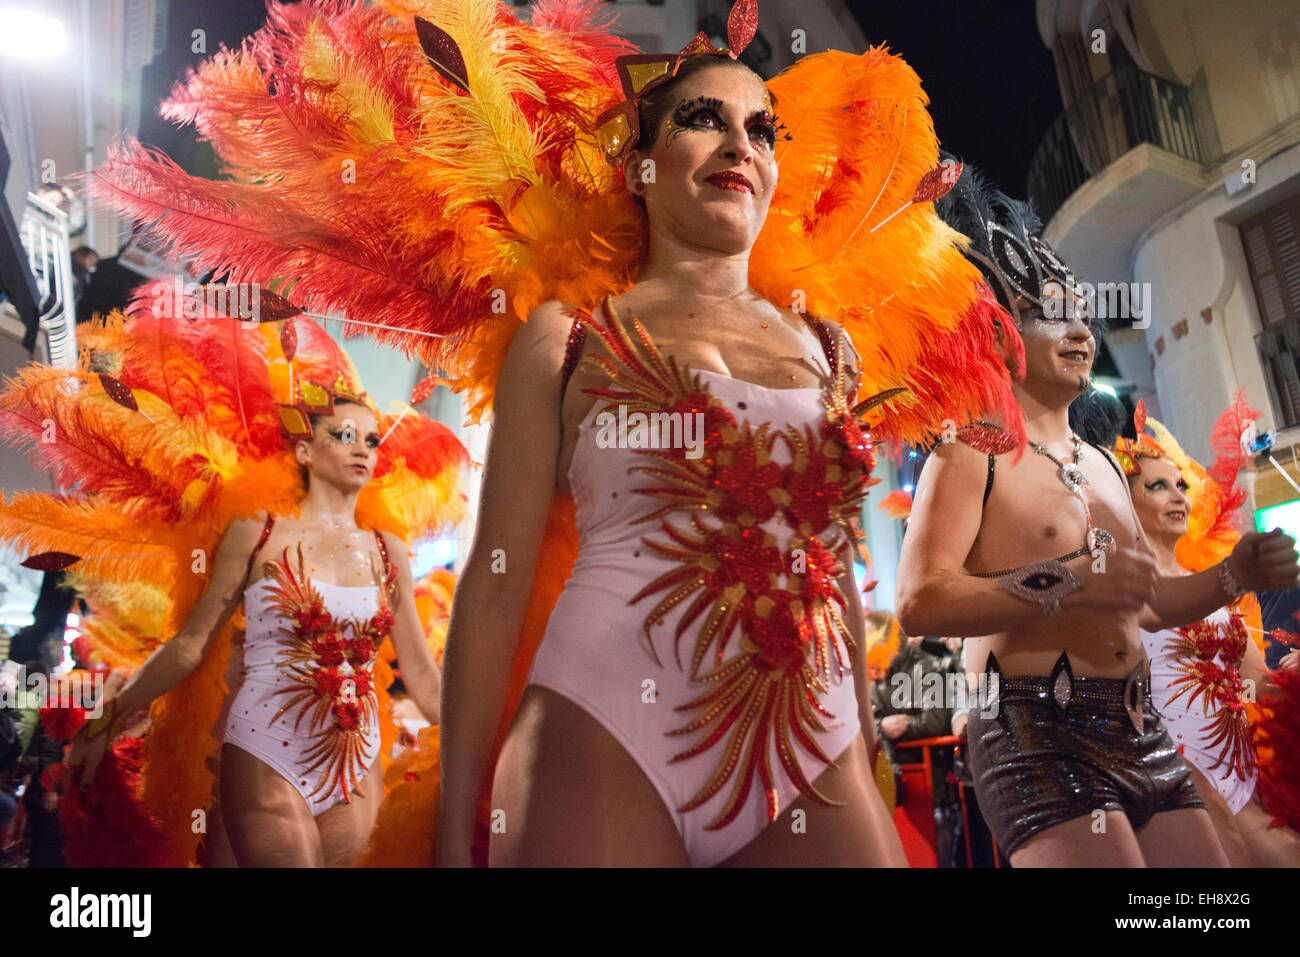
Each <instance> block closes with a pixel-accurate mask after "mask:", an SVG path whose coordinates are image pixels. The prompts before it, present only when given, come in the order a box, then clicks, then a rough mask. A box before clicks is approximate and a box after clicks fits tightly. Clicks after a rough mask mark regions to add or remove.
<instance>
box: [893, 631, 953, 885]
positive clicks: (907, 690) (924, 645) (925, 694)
mask: <svg viewBox="0 0 1300 957" xmlns="http://www.w3.org/2000/svg"><path fill="white" fill-rule="evenodd" d="M961 647H962V641H961V639H960V638H922V637H919V636H908V638H907V643H906V644H904V645H903V647H902V648H901V649H900V650H899V652H898V654H897V655H895V656H894V660H893V661H891V662H890V663H889V670H888V672H886V674H885V677H884V678H883V679H882V680H880V681H876V682H874V683H873V684H872V687H871V694H872V702H871V703H872V708H873V710H874V711H875V715H876V730H877V731H878V733H879V738H880V746H881V748H882V749H883V750H884V752H885V753H886V754H888V755H889V760H890V763H891V764H893V766H894V780H895V781H896V782H899V783H900V784H901V782H902V774H901V772H900V770H899V763H900V762H899V760H898V757H897V754H896V749H895V746H896V743H897V742H899V741H915V740H919V739H921V738H941V737H945V736H947V735H948V734H950V733H951V731H952V713H953V706H954V705H955V704H956V703H959V702H957V701H955V700H954V699H953V696H952V695H951V694H950V690H951V688H952V687H954V685H955V681H954V679H953V678H950V677H949V676H951V675H960V674H961V673H962V670H961V662H960V659H959V657H958V653H959V652H960V651H961ZM927 675H934V677H931V678H927V677H926V676H927ZM936 691H938V693H937V694H936V693H935V692H936ZM905 757H907V760H908V761H909V762H911V761H912V760H914V758H913V757H911V756H907V755H905ZM930 760H931V769H932V772H933V777H934V793H933V795H932V798H933V801H934V811H935V829H936V835H937V840H938V846H937V847H936V852H937V854H938V859H939V866H940V867H955V866H956V862H957V850H958V847H959V838H960V836H961V807H960V804H959V803H958V795H957V786H956V783H955V779H954V778H953V777H952V774H951V772H952V766H953V749H952V747H951V746H945V747H935V748H931V749H930ZM917 797H919V795H918V796H917ZM907 799H908V795H905V794H902V793H901V790H900V792H899V802H898V803H900V804H901V803H903V801H905V800H907Z"/></svg>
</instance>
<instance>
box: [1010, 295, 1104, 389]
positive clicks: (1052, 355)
mask: <svg viewBox="0 0 1300 957" xmlns="http://www.w3.org/2000/svg"><path fill="white" fill-rule="evenodd" d="M1016 307H1017V309H1018V311H1019V314H1020V324H1019V329H1020V338H1021V340H1022V341H1023V342H1024V344H1025V377H1026V379H1027V380H1037V381H1039V382H1047V381H1057V382H1060V381H1062V380H1065V381H1068V382H1070V383H1071V384H1072V386H1073V387H1074V389H1075V390H1076V391H1077V392H1084V391H1086V390H1087V389H1088V388H1089V386H1090V385H1091V384H1092V383H1091V376H1092V363H1093V359H1094V358H1095V357H1096V353H1095V350H1096V339H1095V338H1094V337H1093V335H1092V327H1091V322H1090V321H1089V319H1088V318H1087V316H1086V315H1084V314H1082V313H1076V315H1075V316H1073V317H1069V318H1060V319H1058V318H1054V316H1055V315H1056V311H1053V312H1052V315H1051V316H1049V315H1044V312H1043V309H1042V308H1041V307H1040V306H1037V305H1035V304H1034V303H1031V302H1029V301H1028V300H1027V299H1024V298H1021V299H1018V300H1017V301H1016ZM1076 318H1077V319H1078V320H1079V323H1080V326H1081V327H1082V329H1083V332H1084V333H1085V334H1086V335H1084V336H1081V335H1079V332H1078V329H1079V328H1080V326H1076V325H1075V324H1074V321H1075V319H1076Z"/></svg>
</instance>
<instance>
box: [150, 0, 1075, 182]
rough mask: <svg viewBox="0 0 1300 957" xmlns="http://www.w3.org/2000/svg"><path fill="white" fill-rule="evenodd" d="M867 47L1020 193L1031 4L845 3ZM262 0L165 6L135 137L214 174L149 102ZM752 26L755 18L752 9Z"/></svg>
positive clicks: (991, 0) (251, 19)
mask: <svg viewBox="0 0 1300 957" xmlns="http://www.w3.org/2000/svg"><path fill="white" fill-rule="evenodd" d="M848 7H849V9H850V11H851V12H852V13H853V15H854V16H855V17H856V18H857V20H858V22H859V23H860V24H861V25H862V32H863V33H864V34H865V35H866V37H867V40H868V42H870V43H872V44H878V43H885V44H888V46H889V48H890V49H891V50H892V51H893V52H895V53H898V54H901V55H902V56H903V57H904V58H906V59H907V61H908V62H909V63H911V64H912V66H913V67H914V68H915V69H916V71H917V73H919V74H920V76H921V81H922V83H924V85H925V89H926V92H927V93H928V94H929V95H930V100H931V103H930V112H931V114H932V115H933V116H934V122H935V128H936V130H937V131H938V133H939V139H940V142H941V143H942V144H943V146H944V148H945V149H948V150H950V151H951V152H953V153H956V154H957V155H958V156H960V157H961V158H962V159H964V160H967V161H969V162H972V163H974V164H976V165H977V166H980V167H982V168H983V169H984V171H985V172H986V173H987V174H988V175H989V176H990V177H991V178H992V179H993V181H994V182H995V183H997V184H998V185H999V186H1000V187H1001V188H1002V189H1003V190H1004V191H1005V192H1007V193H1009V194H1011V195H1012V196H1017V197H1023V196H1024V195H1025V179H1026V176H1027V174H1028V170H1029V162H1030V160H1031V159H1032V158H1033V155H1034V150H1035V149H1037V147H1038V143H1039V142H1040V141H1041V140H1042V138H1043V134H1044V133H1045V132H1046V131H1047V128H1048V126H1050V125H1051V123H1052V122H1053V121H1054V120H1055V119H1056V118H1057V116H1058V115H1060V113H1061V97H1060V91H1059V88H1058V87H1057V83H1056V71H1055V68H1054V67H1053V64H1052V54H1051V53H1050V52H1049V51H1048V50H1047V48H1046V47H1044V46H1043V44H1042V41H1041V40H1039V38H1038V31H1037V28H1036V27H1035V24H1034V3H1033V0H984V2H977V3H960V2H957V0H909V2H907V3H882V2H880V0H848ZM265 9H266V7H265V3H264V2H263V0H220V2H214V0H172V2H171V4H170V10H169V13H168V43H167V48H166V49H165V50H163V52H162V53H160V54H159V56H158V58H157V59H156V60H155V62H154V63H153V64H152V65H151V66H149V67H146V68H145V75H144V84H145V103H146V104H151V105H149V106H147V107H146V109H145V116H144V120H143V124H142V128H141V131H140V138H141V139H142V140H143V141H144V142H146V143H148V144H150V145H153V146H158V147H160V148H162V149H163V150H164V151H165V152H166V153H167V154H168V155H169V156H171V157H172V158H173V159H174V160H176V161H177V162H178V163H179V164H180V165H181V166H182V167H184V168H186V169H188V170H190V171H191V172H194V173H198V174H201V175H205V176H211V175H215V173H216V168H215V165H214V164H213V159H212V153H211V151H210V150H209V149H208V148H207V147H206V146H203V145H201V144H197V143H196V142H195V139H194V134H193V130H192V129H191V128H186V129H182V130H178V129H176V128H175V127H173V126H171V125H170V124H167V123H164V122H163V121H162V120H161V119H160V118H159V117H158V116H157V112H156V104H157V102H158V101H159V100H160V99H162V98H163V97H164V96H165V95H166V94H167V93H168V92H169V90H170V89H171V86H172V84H173V83H175V82H176V81H177V80H179V79H180V78H181V76H182V75H183V74H184V72H185V70H186V68H187V67H191V66H195V65H197V64H198V63H199V61H200V60H202V59H203V58H204V57H203V55H200V54H193V53H191V52H190V32H191V31H192V30H194V29H196V28H202V29H204V30H205V31H206V32H207V50H208V53H213V52H215V51H216V50H217V48H218V45H219V44H221V43H224V44H226V45H227V46H230V47H234V46H237V45H238V44H239V42H240V41H241V40H242V39H243V38H244V37H245V36H247V35H249V34H251V33H253V32H254V31H255V30H257V28H258V27H259V26H261V25H262V23H263V21H264V18H265ZM760 22H761V13H760Z"/></svg>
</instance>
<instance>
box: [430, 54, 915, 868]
mask: <svg viewBox="0 0 1300 957" xmlns="http://www.w3.org/2000/svg"><path fill="white" fill-rule="evenodd" d="M650 101H651V97H647V100H646V102H647V103H649V102H650ZM654 101H655V103H657V105H651V106H645V107H643V110H642V119H641V127H642V129H643V130H646V131H647V134H646V136H645V138H644V139H645V142H643V143H640V144H638V148H637V150H636V151H634V152H633V153H632V154H631V156H630V158H628V159H627V161H626V162H625V163H624V167H623V168H624V175H625V177H626V183H627V186H628V189H629V190H630V191H631V192H632V193H633V194H634V195H636V196H638V197H640V198H641V199H642V200H643V201H644V203H645V205H646V211H647V214H648V219H649V246H648V251H649V255H648V259H647V261H646V263H645V266H644V268H643V270H642V271H641V273H640V276H639V277H638V281H637V283H636V285H635V286H633V287H632V288H631V289H630V290H628V291H627V292H626V293H624V294H623V295H621V296H615V297H612V298H610V299H608V300H606V302H605V303H604V304H603V306H602V307H601V308H600V309H597V310H595V314H594V315H592V316H590V317H588V316H581V317H580V318H578V319H576V320H575V313H574V312H573V311H572V310H570V309H569V308H568V307H567V306H566V305H565V304H563V303H560V302H552V303H548V304H546V305H544V306H542V307H539V308H538V309H536V310H534V311H533V313H532V314H531V315H530V317H529V321H528V322H527V323H526V324H525V326H524V327H523V328H522V329H521V331H520V332H519V333H518V334H517V336H516V338H515V340H514V341H513V343H512V344H511V347H510V352H509V355H508V356H507V358H506V363H505V367H504V370H503V372H502V375H501V377H500V381H499V384H498V388H497V393H496V400H495V405H494V410H493V435H492V444H491V447H490V449H489V452H488V456H487V465H486V469H485V473H484V485H483V495H482V500H481V506H480V511H479V519H478V528H477V531H476V534H475V539H474V545H473V550H472V552H471V554H470V557H469V560H468V562H467V565H466V567H465V569H464V572H463V574H462V576H461V578H460V581H459V585H458V588H457V593H456V599H455V605H454V608H453V612H452V622H451V628H450V630H449V632H448V638H447V652H446V658H445V667H446V668H447V675H448V678H447V684H446V689H447V690H446V700H445V702H444V704H445V713H446V715H447V717H448V718H449V719H452V720H451V721H449V722H448V723H447V724H445V726H444V738H443V747H442V752H441V754H442V762H443V764H442V773H443V791H442V802H441V806H440V813H439V825H438V834H439V840H438V848H437V852H438V860H439V863H441V864H444V865H461V866H464V865H468V864H469V863H470V843H471V835H472V833H473V821H474V810H475V803H476V802H475V799H476V797H477V794H476V793H475V792H476V785H477V782H478V781H480V780H482V775H483V772H484V771H485V770H486V768H485V764H486V760H487V753H488V750H489V749H488V745H489V743H490V741H491V735H492V732H493V731H494V730H495V727H496V721H497V718H498V716H499V714H500V709H499V704H498V703H499V702H500V701H501V700H502V697H503V695H504V689H505V685H506V681H507V674H506V672H507V670H508V663H509V657H510V649H511V647H512V645H511V644H510V642H511V641H512V640H513V638H514V636H515V635H517V634H518V632H519V623H520V621H521V620H522V617H523V615H524V611H525V607H524V606H525V604H526V602H527V599H528V589H527V587H526V583H527V582H529V581H531V580H532V576H533V569H534V568H535V566H536V562H537V551H538V543H539V541H540V540H541V535H542V526H543V524H544V522H545V518H546V514H547V506H548V504H549V502H550V500H551V496H552V494H553V493H554V492H556V491H559V492H560V493H571V494H572V497H573V499H574V502H575V504H576V507H577V526H578V530H579V534H580V543H579V551H578V556H577V562H576V564H575V566H574V568H573V574H572V576H571V577H570V579H569V580H568V582H567V584H566V586H565V589H564V592H563V594H562V595H561V596H560V598H559V601H558V603H557V604H556V605H555V608H554V610H553V612H552V614H551V616H550V618H549V621H548V627H547V630H546V634H545V636H544V638H543V639H542V643H541V646H540V648H539V651H538V653H537V656H536V658H535V661H534V665H533V669H532V673H531V676H530V681H529V685H528V687H527V688H526V690H525V691H524V694H523V698H522V700H521V703H520V706H519V710H518V712H517V714H516V717H515V720H514V723H513V725H512V727H511V730H510V732H509V734H508V735H507V737H506V740H505V743H504V746H503V748H502V751H501V755H500V759H499V761H498V763H497V766H496V777H495V784H494V787H493V792H492V809H493V810H492V824H493V827H492V831H493V834H492V842H491V846H490V852H489V863H490V864H492V865H493V866H496V865H650V866H656V865H668V866H676V865H682V866H685V865H694V866H709V865H715V864H725V863H730V864H759V865H775V864H825V865H834V864H851V865H883V864H893V865H900V866H901V865H904V864H905V858H904V857H903V854H902V848H901V845H900V844H899V841H898V837H897V834H896V832H895V831H894V828H893V825H892V822H891V821H890V819H889V817H888V814H887V812H886V809H885V806H884V803H883V801H882V800H881V797H880V795H879V793H878V792H877V790H876V788H875V785H874V782H873V779H872V774H871V771H870V768H871V760H870V757H869V755H870V753H871V752H872V751H873V750H874V741H872V740H869V738H870V736H871V735H872V721H871V717H870V705H869V703H868V699H867V697H866V695H865V690H866V688H865V682H863V681H862V678H863V675H864V671H863V667H864V665H863V657H862V656H863V653H864V652H863V647H862V641H863V628H862V621H863V618H862V609H861V604H860V601H859V596H858V587H857V585H856V583H855V582H854V578H853V573H852V561H853V549H852V547H851V546H852V536H851V533H850V530H849V528H848V526H849V525H850V524H851V521H852V516H853V514H854V512H855V511H856V509H857V508H858V507H859V506H860V503H861V500H862V496H863V495H864V494H865V485H864V483H865V482H866V474H867V471H868V466H867V463H866V459H869V457H870V454H871V453H870V446H869V444H868V443H867V442H866V440H864V439H863V438H862V434H861V433H860V432H856V431H855V429H856V425H855V424H853V425H851V424H850V423H852V416H850V415H848V409H847V404H851V402H852V396H853V394H854V393H855V391H856V382H855V380H856V376H857V369H856V366H855V364H854V357H853V356H852V349H851V347H849V346H848V345H847V344H846V343H847V339H846V338H843V337H842V334H841V333H840V332H839V330H838V327H834V326H833V324H830V323H826V324H821V325H819V324H817V323H815V322H812V321H809V320H808V319H806V318H805V317H803V316H801V315H800V314H798V313H795V312H793V311H791V310H788V309H782V308H778V307H777V306H775V305H773V304H772V303H770V302H768V301H766V300H765V299H764V298H763V297H762V296H760V295H759V294H758V293H757V292H755V291H754V289H753V288H752V287H750V286H749V285H748V269H749V253H750V249H751V247H752V246H753V243H754V239H755V237H756V236H757V234H758V231H759V229H760V228H761V227H762V225H763V222H764V219H765V216H766V212H767V207H768V203H769V201H770V199H771V196H772V190H773V187H774V186H775V184H776V179H777V169H776V163H775V161H774V152H773V151H774V146H775V139H776V136H777V132H776V128H775V125H774V121H773V118H772V116H771V112H770V111H771V106H772V104H771V99H770V97H769V96H768V94H767V91H766V89H765V88H764V85H763V83H762V82H761V81H760V80H759V78H758V77H757V76H756V75H755V74H754V73H752V72H751V71H750V70H749V69H748V68H746V67H744V66H743V65H741V64H738V63H737V62H736V61H735V60H732V59H729V58H727V57H725V56H718V57H710V56H705V55H699V56H692V57H690V58H688V59H687V60H685V61H684V63H683V65H682V67H681V70H680V72H679V73H678V74H677V75H676V77H675V79H674V80H672V81H671V82H669V83H667V84H665V85H664V86H663V87H662V88H660V89H659V90H658V91H657V92H656V93H655V94H654ZM643 161H647V162H652V163H653V166H654V168H655V175H654V176H653V177H648V178H646V179H645V180H643V179H642V178H640V177H639V176H638V171H642V170H644V169H646V168H647V165H646V162H643ZM633 319H636V320H639V322H640V324H641V325H640V327H639V328H640V330H642V331H643V332H644V336H642V335H641V333H640V332H639V331H638V327H635V326H634V324H633ZM580 355H585V356H587V357H588V359H587V361H585V362H582V363H579V362H578V359H579V356H580ZM602 361H604V362H608V363H611V364H610V365H607V366H602V365H601V362H602ZM836 366H838V368H836ZM575 367H576V371H574V373H573V375H572V379H571V381H568V382H567V383H566V381H565V380H566V379H567V375H565V374H564V373H562V371H561V370H562V368H563V369H565V370H566V371H573V370H574V369H575ZM611 373H612V375H611ZM566 384H567V388H566ZM602 389H606V390H613V391H611V392H606V393H603V394H602V393H601V392H600V391H599V390H602ZM592 390H596V391H594V392H593V391H592ZM665 413H669V414H671V415H676V416H677V417H678V418H676V419H672V418H661V419H656V418H655V417H656V416H661V415H664V414H665ZM620 416H622V417H621V418H620ZM638 416H642V417H643V419H638V418H637V417H638ZM697 417H698V418H697ZM700 424H702V425H703V428H702V429H699V428H697V426H698V425H700ZM674 429H676V430H677V431H673V430H674Z"/></svg>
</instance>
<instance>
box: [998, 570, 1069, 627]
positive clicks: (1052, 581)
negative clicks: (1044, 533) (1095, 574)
mask: <svg viewBox="0 0 1300 957" xmlns="http://www.w3.org/2000/svg"><path fill="white" fill-rule="evenodd" d="M994 581H996V582H997V583H998V584H999V585H1001V586H1002V587H1003V588H1004V589H1006V590H1007V591H1009V592H1011V594H1013V595H1015V596H1016V597H1017V598H1024V599H1026V600H1027V601H1036V602H1038V603H1039V604H1040V605H1042V606H1043V614H1044V615H1055V614H1056V613H1057V612H1059V611H1060V610H1061V599H1062V598H1064V597H1065V596H1066V595H1068V594H1070V593H1071V592H1076V591H1078V590H1079V589H1080V588H1082V587H1083V582H1082V580H1080V578H1079V576H1078V575H1076V574H1075V573H1074V572H1072V571H1071V570H1070V569H1069V568H1067V567H1066V566H1064V565H1062V564H1061V563H1060V562H1054V561H1047V562H1037V563H1035V564H1033V565H1026V566H1025V567H1024V568H1017V569H1015V570H1014V571H1010V572H1005V573H1003V574H1001V575H997V576H996V577H995V578H994Z"/></svg>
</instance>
